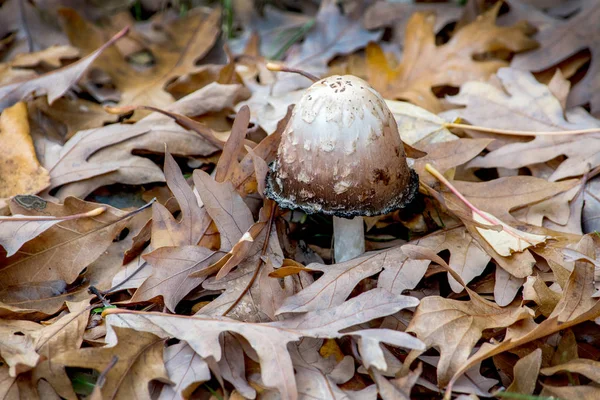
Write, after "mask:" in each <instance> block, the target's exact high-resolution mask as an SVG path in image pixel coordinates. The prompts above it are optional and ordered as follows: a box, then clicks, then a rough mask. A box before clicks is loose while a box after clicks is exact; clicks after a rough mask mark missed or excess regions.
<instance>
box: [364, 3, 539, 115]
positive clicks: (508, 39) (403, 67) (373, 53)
mask: <svg viewBox="0 0 600 400" xmlns="http://www.w3.org/2000/svg"><path fill="white" fill-rule="evenodd" d="M499 9H500V3H498V4H497V6H495V7H494V8H492V9H491V10H489V11H487V12H486V13H485V14H483V15H481V16H480V17H479V18H477V20H475V21H474V22H472V23H471V24H469V25H466V26H464V27H462V28H461V29H460V30H459V31H458V32H457V33H455V34H454V36H453V37H452V38H451V39H450V41H449V42H448V43H446V44H444V45H441V46H436V44H435V34H434V31H433V26H434V21H435V17H434V16H433V15H431V14H426V13H415V14H413V15H412V17H411V19H410V20H409V21H408V24H407V27H406V34H405V46H404V55H403V60H402V62H401V63H400V64H399V65H398V66H397V67H396V68H393V67H390V65H389V63H388V61H387V59H386V57H385V55H384V53H383V50H381V48H380V47H379V46H377V45H376V44H369V46H367V51H366V52H367V66H368V77H369V83H371V85H372V86H373V87H374V88H375V89H376V90H377V91H379V92H380V93H381V94H382V95H383V97H386V98H390V99H404V100H407V101H410V102H411V103H413V104H415V105H418V106H420V107H423V108H425V109H426V110H429V111H431V112H434V113H437V112H440V111H442V107H441V104H440V101H439V99H438V98H437V97H436V96H435V95H434V94H433V92H432V88H433V87H438V86H457V87H458V86H460V85H461V84H463V83H465V82H467V81H470V80H485V79H487V78H489V77H490V76H491V75H492V74H493V73H494V72H496V71H497V70H498V68H500V67H503V66H506V65H507V63H506V61H503V60H500V59H491V60H487V61H475V60H474V59H473V55H474V54H482V53H485V52H489V51H494V50H500V49H503V50H509V51H513V52H518V51H523V50H529V49H531V48H534V47H535V46H536V42H535V41H534V40H532V39H530V38H528V37H527V36H526V34H525V29H524V27H523V26H522V25H517V26H513V27H499V26H497V25H496V24H495V21H496V15H497V13H498V10H499Z"/></svg>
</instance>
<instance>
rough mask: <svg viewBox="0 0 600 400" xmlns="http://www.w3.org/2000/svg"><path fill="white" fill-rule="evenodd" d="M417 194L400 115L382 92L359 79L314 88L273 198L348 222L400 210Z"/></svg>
mask: <svg viewBox="0 0 600 400" xmlns="http://www.w3.org/2000/svg"><path fill="white" fill-rule="evenodd" d="M417 189H418V177H417V175H416V173H415V172H414V171H412V170H411V169H409V167H408V165H407V163H406V155H405V153H404V147H403V144H402V141H401V139H400V135H399V134H398V126H397V124H396V121H395V119H394V116H393V115H392V113H391V112H390V110H389V109H388V107H387V105H386V104H385V101H384V100H383V98H382V97H381V95H380V94H379V93H377V92H376V91H375V90H374V89H373V88H372V87H370V86H369V84H368V83H367V82H365V81H363V80H362V79H360V78H357V77H355V76H351V75H345V76H330V77H328V78H325V79H322V80H320V81H318V82H316V83H314V84H313V85H312V86H311V87H309V88H308V89H307V90H306V92H305V94H304V95H303V97H302V99H301V100H300V102H299V103H298V104H297V105H296V107H295V108H294V111H293V114H292V117H291V119H290V121H289V123H288V125H287V127H286V129H285V131H284V133H283V135H282V138H281V144H280V146H279V150H278V153H277V159H276V160H275V161H274V162H273V163H272V164H271V171H270V173H269V175H268V177H267V196H269V197H270V198H272V199H274V200H276V201H277V202H278V203H279V205H280V206H281V207H284V208H291V209H294V208H300V209H302V210H304V211H305V212H307V213H316V212H321V213H324V214H330V215H336V216H341V217H348V218H349V217H353V216H357V215H367V216H370V215H379V214H384V213H387V212H390V211H393V210H395V209H397V208H400V207H402V206H404V205H405V204H407V203H408V202H410V201H411V200H412V199H413V198H414V196H415V194H416V191H417Z"/></svg>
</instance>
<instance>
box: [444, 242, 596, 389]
mask: <svg viewBox="0 0 600 400" xmlns="http://www.w3.org/2000/svg"><path fill="white" fill-rule="evenodd" d="M577 250H578V251H580V252H581V253H583V254H587V255H590V254H594V242H593V240H592V239H591V238H590V237H589V236H584V237H583V238H582V240H581V241H580V243H579V244H578V246H577ZM593 276H594V266H593V265H592V264H590V263H588V262H587V261H578V262H576V263H575V266H574V268H573V271H572V272H571V274H570V275H569V280H568V282H567V283H566V286H565V288H564V290H563V295H562V297H561V299H560V301H559V302H558V304H557V305H556V307H555V308H554V310H553V311H552V314H550V316H549V317H548V318H547V319H545V320H544V321H542V322H541V323H540V324H536V323H535V322H534V321H533V320H532V319H525V320H524V321H523V323H522V324H521V325H519V324H516V325H514V326H513V327H511V328H509V329H508V330H507V333H506V336H505V338H504V341H502V342H500V343H495V344H490V343H484V344H483V345H482V346H481V347H480V348H479V350H478V351H477V352H475V353H474V354H473V355H471V356H470V357H468V359H466V358H465V359H463V360H462V361H461V365H457V367H458V368H456V369H454V375H453V376H452V379H451V380H450V381H449V386H448V390H452V386H453V384H454V383H455V382H456V380H457V379H458V378H459V377H460V376H461V375H462V374H464V373H465V371H467V370H469V369H471V368H472V367H473V366H474V365H476V364H478V363H480V362H481V361H482V360H485V359H486V358H489V357H492V356H494V355H496V354H500V353H503V352H505V351H509V350H512V349H515V348H517V347H519V346H521V345H523V344H526V343H529V342H531V341H534V340H536V339H540V338H543V337H545V336H548V335H551V334H553V333H556V332H558V331H561V330H564V329H567V328H570V327H572V326H574V325H577V324H580V323H582V322H585V321H589V320H593V319H595V318H598V317H599V316H600V302H598V301H596V299H594V298H593V297H592V295H593V294H594V292H595V291H596V289H595V287H594V279H593Z"/></svg>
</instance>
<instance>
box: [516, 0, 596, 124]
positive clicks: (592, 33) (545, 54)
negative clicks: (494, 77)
mask: <svg viewBox="0 0 600 400" xmlns="http://www.w3.org/2000/svg"><path fill="white" fill-rule="evenodd" d="M599 18H600V6H599V5H598V4H597V3H595V2H589V3H588V2H584V3H582V7H581V9H580V10H579V12H578V13H577V14H576V15H575V16H573V17H571V18H569V19H568V20H567V21H560V20H556V22H555V23H554V24H553V25H552V26H550V27H548V28H546V29H544V30H542V31H541V32H540V33H539V34H538V35H537V36H536V39H537V40H538V41H539V42H540V48H539V49H536V50H535V51H532V52H530V53H527V54H524V55H522V56H519V57H516V59H515V60H513V62H512V66H514V67H516V68H519V69H527V70H530V71H531V70H534V71H540V70H543V69H546V68H549V67H552V66H554V65H557V64H559V63H560V62H561V61H563V60H564V59H566V58H568V57H570V56H572V55H574V54H575V53H577V52H578V51H580V50H583V49H589V51H590V52H591V53H592V61H591V63H590V66H589V68H588V71H587V73H586V74H585V76H584V77H583V79H582V80H581V81H579V82H578V83H577V84H576V85H575V86H574V88H573V91H572V92H571V93H570V94H569V100H568V105H569V107H573V106H578V105H583V104H586V103H589V104H590V106H591V109H592V112H593V113H594V114H597V113H598V111H600V98H598V96H597V94H596V93H597V89H599V88H600V86H599V84H598V80H597V77H598V75H599V74H600V63H599V62H598V60H597V58H598V51H599V50H600V49H599V48H598V45H597V40H596V39H597V38H598V37H599V36H600V30H599V29H598V24H596V21H598V19H599Z"/></svg>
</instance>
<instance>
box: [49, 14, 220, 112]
mask: <svg viewBox="0 0 600 400" xmlns="http://www.w3.org/2000/svg"><path fill="white" fill-rule="evenodd" d="M59 14H60V15H61V17H62V19H63V21H64V25H65V30H66V33H67V35H68V36H69V40H70V41H71V44H72V45H74V46H75V47H78V48H80V49H82V50H83V51H85V52H89V51H90V50H91V48H93V47H94V46H95V45H96V44H97V43H99V42H102V41H103V40H104V39H103V37H104V35H105V32H103V31H100V30H99V29H98V28H96V27H95V26H93V25H91V24H90V23H88V22H87V21H85V20H84V19H83V18H82V17H81V16H80V15H79V14H77V12H75V11H74V10H72V9H65V8H63V9H61V10H60V12H59ZM220 19H221V12H220V10H219V9H215V10H214V11H213V12H211V13H210V14H208V15H207V14H206V13H204V12H202V11H200V10H198V9H196V10H191V11H190V12H189V13H187V15H186V16H185V17H184V18H180V19H175V20H169V18H168V16H167V15H162V16H159V17H158V18H155V19H154V20H153V21H151V23H152V25H153V26H154V27H155V29H156V30H157V31H159V32H160V31H162V32H163V35H164V37H163V38H162V41H161V42H160V43H154V42H150V41H148V40H147V39H145V38H144V37H143V36H139V37H138V39H140V40H141V41H142V43H143V45H144V46H145V47H146V48H148V49H149V51H150V52H151V53H152V56H153V59H154V63H153V65H152V66H151V67H150V68H147V69H144V70H142V71H138V70H136V69H135V68H133V67H132V66H131V65H129V64H128V62H127V61H126V60H125V59H124V58H123V57H122V55H121V54H119V52H118V51H117V50H116V49H111V50H110V51H109V52H107V53H105V55H104V56H103V57H101V58H100V59H99V60H98V62H97V64H96V65H97V66H98V67H99V68H101V69H102V70H104V71H105V72H106V73H108V74H109V76H110V78H111V80H112V82H113V83H114V85H115V86H116V88H117V89H118V90H119V91H120V93H121V98H120V100H119V104H120V105H145V106H154V107H158V108H165V107H166V106H168V105H169V104H171V103H173V102H174V100H175V99H174V98H173V96H172V95H171V94H170V93H168V92H167V91H166V90H165V86H166V85H167V84H168V83H170V82H172V81H173V80H175V79H176V78H180V77H182V76H186V75H188V74H190V73H193V72H195V71H197V70H198V69H199V67H198V66H196V65H195V63H196V61H197V60H199V59H201V58H202V57H204V56H205V55H206V54H207V53H208V51H209V50H210V49H211V48H212V47H213V45H214V44H215V42H216V39H217V37H218V36H219V32H220V29H219V24H220ZM137 114H138V115H140V113H139V112H138V113H137Z"/></svg>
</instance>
